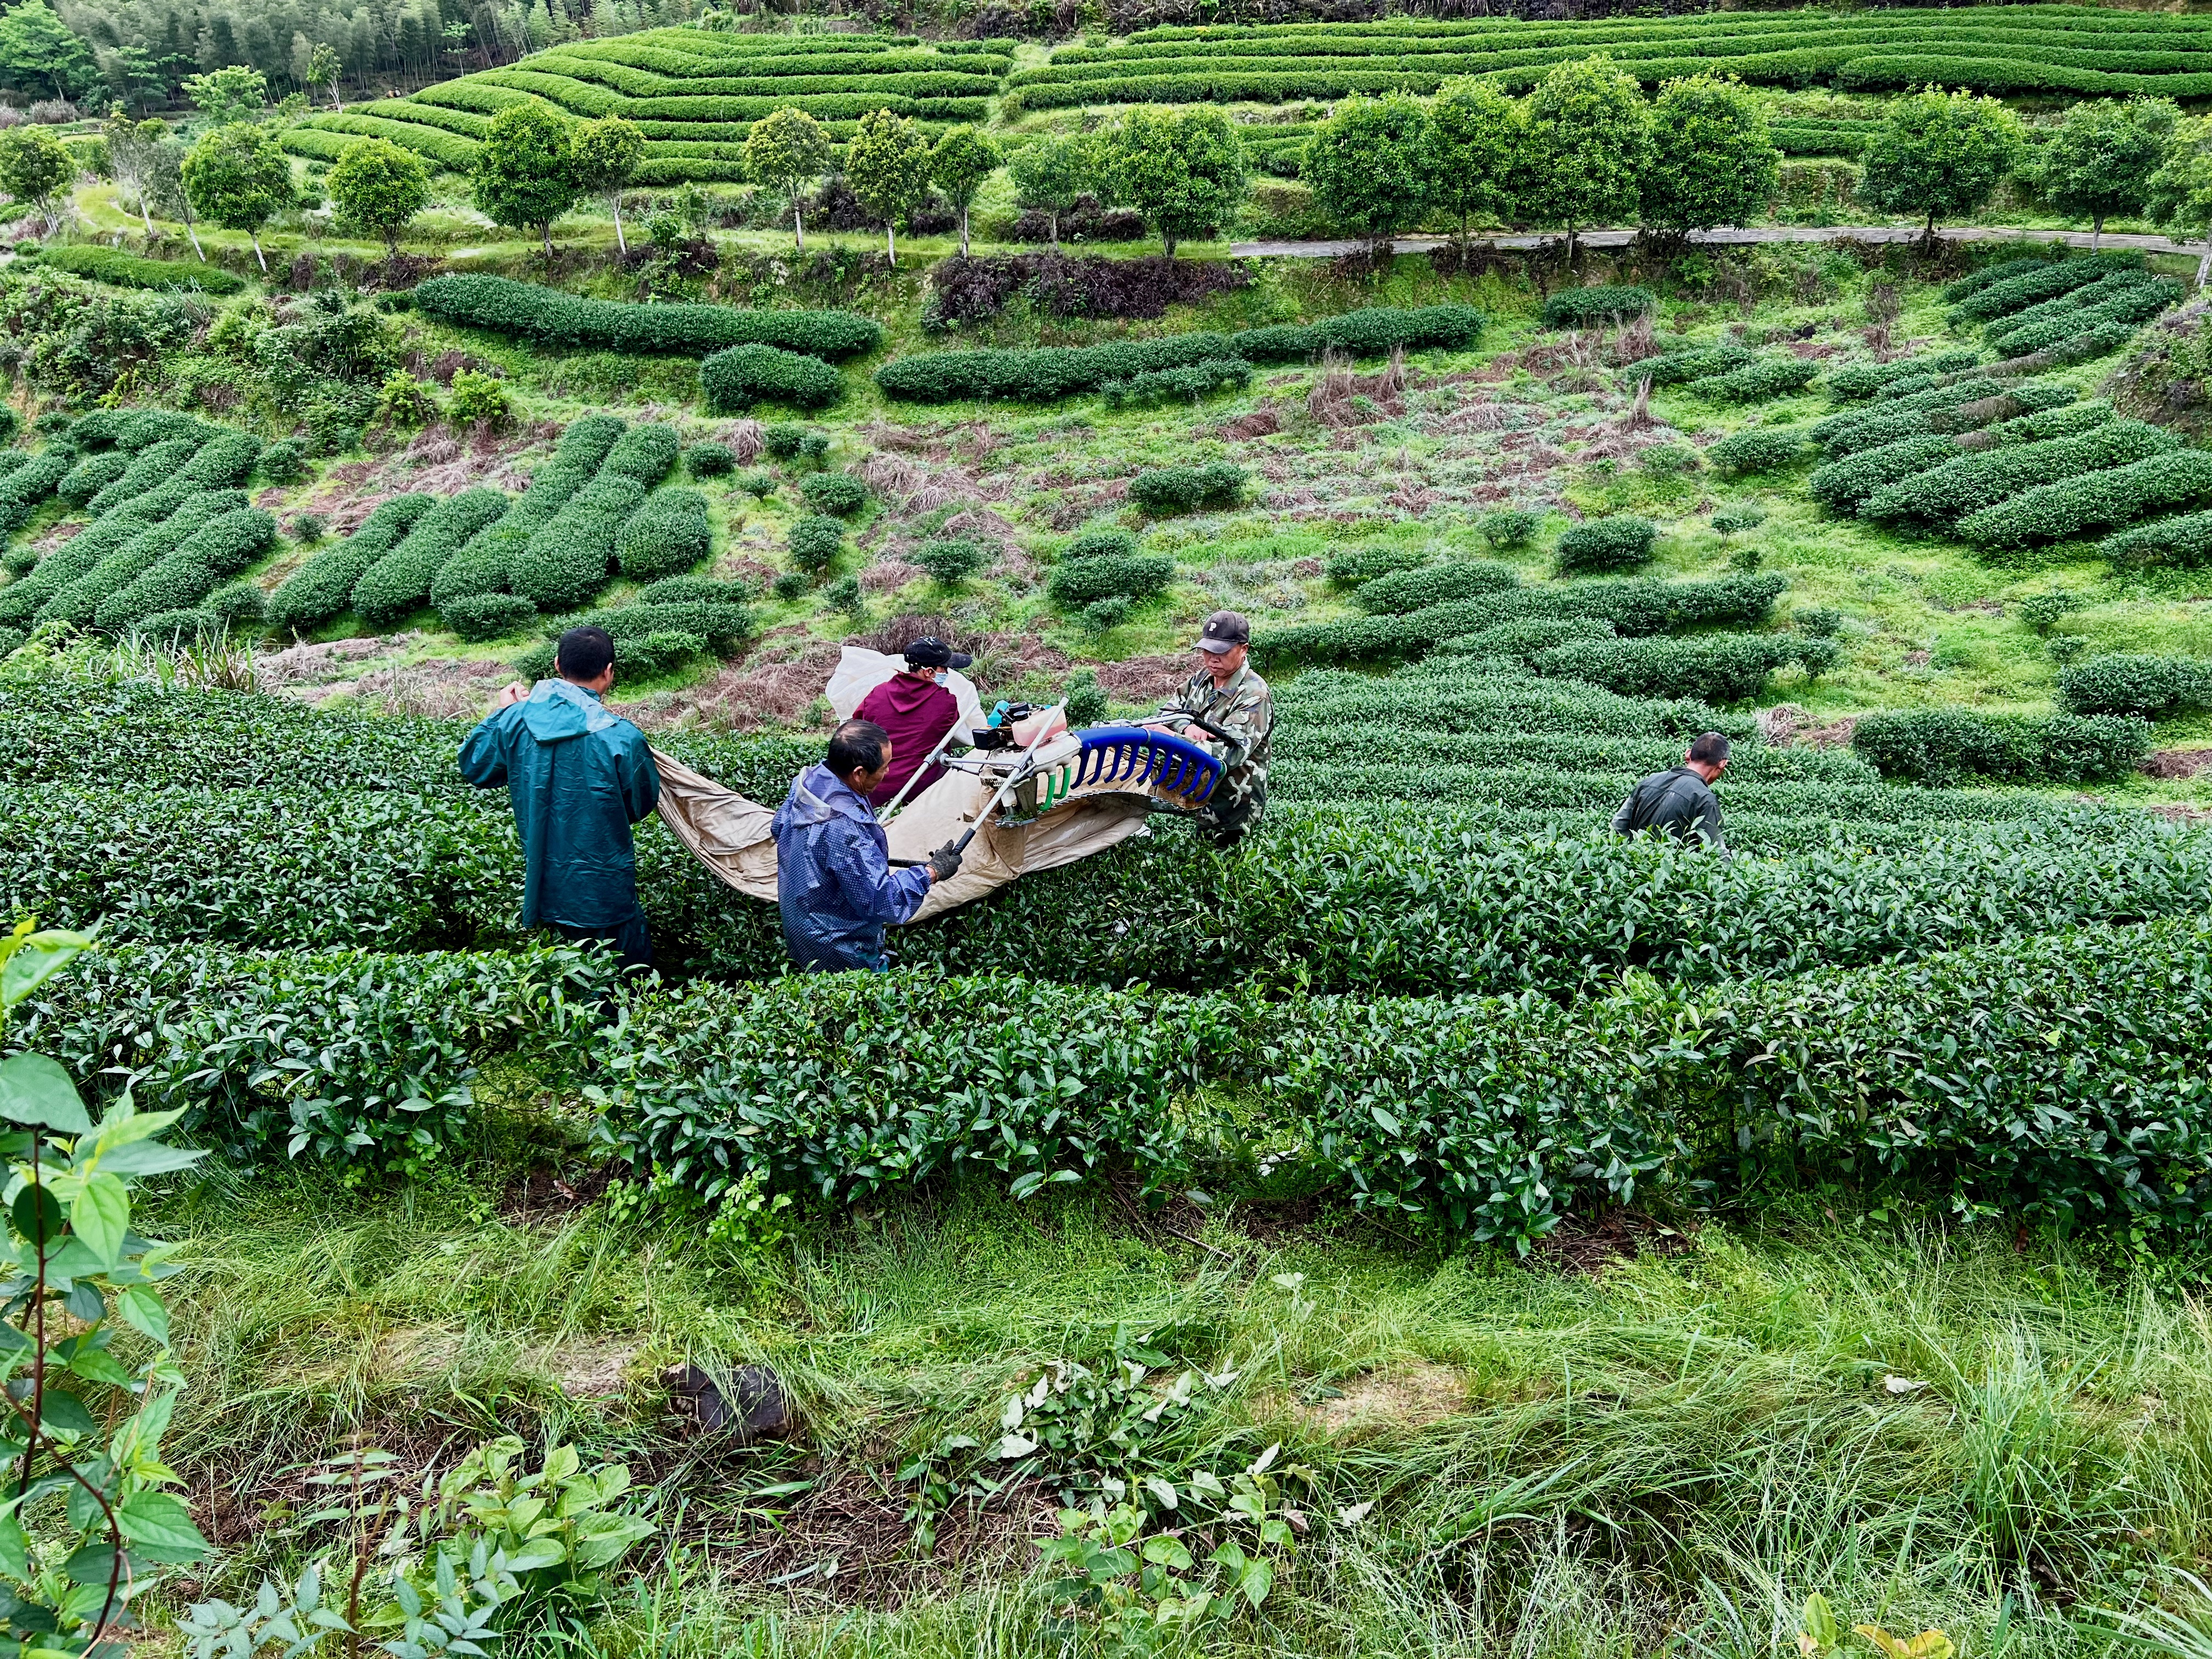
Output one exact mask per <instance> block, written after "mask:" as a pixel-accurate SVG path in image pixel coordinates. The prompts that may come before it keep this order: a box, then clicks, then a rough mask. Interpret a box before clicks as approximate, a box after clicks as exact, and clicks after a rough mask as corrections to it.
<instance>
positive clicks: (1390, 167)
mask: <svg viewBox="0 0 2212 1659" xmlns="http://www.w3.org/2000/svg"><path fill="white" fill-rule="evenodd" d="M1429 144H1430V139H1429V112H1428V110H1427V109H1426V108H1425V106H1423V105H1422V103H1421V101H1420V100H1419V99H1418V98H1409V97H1407V96H1406V95H1405V94H1403V93H1393V94H1389V96H1387V97H1383V98H1358V97H1354V98H1347V99H1346V100H1344V102H1342V103H1341V104H1340V105H1338V106H1337V107H1336V112H1335V113H1334V115H1331V116H1330V117H1329V118H1328V120H1326V121H1324V122H1322V124H1321V127H1320V129H1319V130H1318V131H1316V132H1315V134H1314V136H1313V137H1311V138H1310V139H1309V140H1308V141H1307V143H1306V148H1305V155H1304V157H1303V159H1302V160H1301V161H1300V162H1299V164H1298V172H1299V176H1300V177H1302V178H1303V179H1305V181H1306V182H1307V183H1308V184H1310V185H1312V186H1313V192H1314V199H1315V202H1316V204H1317V205H1318V206H1319V207H1320V209H1321V210H1322V212H1323V213H1325V214H1327V215H1328V216H1329V218H1330V220H1331V221H1333V222H1334V223H1336V224H1338V225H1340V226H1341V227H1342V228H1344V229H1346V230H1348V231H1351V232H1352V234H1354V235H1357V236H1362V237H1364V238H1366V239H1367V240H1370V241H1372V242H1375V243H1376V244H1377V245H1378V246H1379V248H1380V250H1381V252H1383V253H1385V254H1387V253H1388V252H1389V250H1390V242H1391V239H1392V238H1393V237H1394V236H1395V235H1396V234H1397V233H1398V232H1399V231H1400V230H1401V229H1403V228H1405V227H1406V226H1407V225H1410V224H1413V223H1414V222H1417V221H1418V220H1419V218H1420V216H1421V210H1422V209H1423V208H1424V207H1425V206H1426V205H1427V203H1428V200H1429V196H1430V173H1429V161H1430V157H1429Z"/></svg>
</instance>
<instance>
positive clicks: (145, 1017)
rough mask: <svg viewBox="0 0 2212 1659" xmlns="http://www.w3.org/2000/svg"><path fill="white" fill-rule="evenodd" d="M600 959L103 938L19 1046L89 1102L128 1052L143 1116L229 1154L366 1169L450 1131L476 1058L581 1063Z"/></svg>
mask: <svg viewBox="0 0 2212 1659" xmlns="http://www.w3.org/2000/svg"><path fill="white" fill-rule="evenodd" d="M614 979H615V969H614V967H613V965H612V964H611V962H610V961H609V959H608V958H607V957H605V954H604V953H600V952H592V951H575V950H573V949H567V948H563V949H560V950H552V951H544V950H535V949H533V950H524V951H513V952H504V951H502V952H500V953H497V954H489V955H481V956H471V955H459V954H453V953H444V952H441V953H436V954H430V955H422V956H385V955H376V954H373V953H370V952H367V951H344V950H322V951H313V952H312V953H306V954H287V955H283V956H270V955H260V954H252V953H247V952H243V951H230V950H226V949H223V948H222V947H219V946H210V945H122V946H111V947H109V948H107V949H105V950H101V951H95V952H94V953H92V954H89V955H88V956H85V957H81V958H79V959H78V961H77V963H76V965H75V966H74V967H73V968H72V969H70V972H69V973H67V974H63V975H57V976H56V977H55V978H53V979H52V980H50V981H47V983H46V985H45V986H43V987H40V991H39V992H38V994H36V995H35V996H34V997H33V999H32V1000H30V1001H29V1002H28V1003H27V1004H26V1005H25V1006H24V1009H23V1015H24V1023H23V1024H21V1025H20V1026H18V1027H15V1028H13V1029H11V1030H10V1031H9V1038H10V1039H11V1041H19V1042H22V1043H24V1044H25V1045H26V1046H27V1047H28V1048H33V1049H35V1050H37V1051H38V1052H40V1053H43V1054H52V1056H53V1057H54V1058H55V1059H57V1060H60V1061H61V1063H62V1064H63V1065H64V1066H67V1067H68V1068H69V1069H70V1072H71V1073H74V1074H75V1075H76V1079H77V1082H78V1086H79V1087H80V1088H81V1089H82V1090H83V1091H84V1092H85V1093H86V1095H87V1096H88V1097H90V1098H93V1099H96V1100H106V1099H112V1097H113V1096H114V1095H115V1094H116V1092H117V1091H118V1086H119V1083H120V1074H119V1073H117V1072H116V1071H114V1070H113V1069H112V1064H113V1059H114V1056H115V1055H116V1054H120V1053H127V1054H130V1055H131V1066H132V1067H133V1073H132V1077H131V1087H132V1091H133V1094H134V1097H135V1098H136V1100H137V1104H138V1108H139V1109H140V1110H142V1111H164V1112H182V1113H184V1114H185V1117H184V1121H183V1123H182V1125H181V1126H180V1127H181V1129H182V1132H183V1133H185V1134H186V1135H187V1136H189V1137H190V1138H191V1139H194V1140H196V1141H198V1142H201V1143H202V1144H208V1145H213V1146H218V1147H220V1148H222V1151H223V1152H225V1153H226V1154H227V1155H228V1156H230V1157H233V1158H240V1159H268V1160H270V1161H284V1160H289V1159H292V1158H300V1157H302V1156H307V1157H312V1158H325V1159H330V1160H331V1161H334V1162H337V1163H342V1164H368V1165H371V1166H376V1165H380V1164H385V1163H386V1162H396V1161H398V1160H401V1159H405V1160H409V1161H419V1160H421V1159H422V1158H426V1157H428V1156H429V1155H431V1154H432V1153H433V1152H435V1150H436V1149H437V1148H438V1147H440V1146H446V1145H450V1144H454V1143H457V1142H459V1140H461V1139H462V1138H463V1136H464V1133H465V1130H466V1127H467V1125H468V1121H469V1118H470V1116H471V1105H472V1094H471V1085H473V1083H474V1080H475V1079H476V1076H477V1065H478V1063H479V1062H481V1061H483V1060H486V1059H489V1058H490V1057H492V1056H493V1055H495V1054H506V1053H513V1054H518V1055H519V1056H520V1057H521V1058H522V1059H524V1060H526V1061H527V1062H529V1063H532V1064H533V1065H535V1066H542V1067H544V1068H545V1071H546V1073H548V1074H549V1075H550V1076H552V1077H558V1078H568V1079H579V1078H581V1077H583V1076H585V1075H586V1074H588V1073H589V1071H590V1069H591V1067H590V1064H589V1061H590V1058H591V1056H592V1054H593V1053H594V1052H595V1051H596V1049H597V1048H598V1042H599V1039H598V1036H597V1033H598V1031H599V1029H600V1025H601V1023H602V1020H603V1018H604V1016H603V1014H602V1012H601V1009H600V1006H599V1004H600V1000H601V999H602V998H603V997H605V995H606V994H608V993H609V992H610V991H611V989H612V987H613V982H614Z"/></svg>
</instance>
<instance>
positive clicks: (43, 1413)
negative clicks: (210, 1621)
mask: <svg viewBox="0 0 2212 1659" xmlns="http://www.w3.org/2000/svg"><path fill="white" fill-rule="evenodd" d="M35 928H36V923H35V922H33V921H28V920H26V921H21V922H18V923H17V924H16V926H15V928H14V930H13V931H12V932H11V933H9V934H7V935H6V936H5V937H4V938H0V1019H4V1018H5V1017H6V1015H7V1014H8V1012H9V1011H12V1010H13V1009H14V1008H15V1006H16V1005H17V1004H18V1003H20V1002H22V1001H23V1000H26V999H27V998H28V997H29V996H30V995H31V994H33V992H34V991H36V990H37V989H38V987H40V985H42V984H43V983H45V982H46V981H47V980H49V979H51V978H52V977H53V976H54V975H56V974H58V973H59V972H60V971H61V970H62V969H64V968H65V967H67V966H68V965H69V963H70V962H71V961H72V960H73V959H74V958H75V957H77V956H78V955H80V954H81V953H82V952H83V951H85V950H87V949H88V948H89V947H90V945H91V944H92V941H91V939H88V938H87V937H85V936H84V935H82V934H79V933H58V932H46V933H40V932H37V931H35ZM178 1115H179V1114H177V1113H174V1112H153V1113H142V1112H140V1111H138V1110H137V1109H136V1107H134V1106H133V1105H132V1103H131V1096H130V1094H129V1093H128V1091H126V1092H125V1094H124V1095H123V1096H122V1097H120V1098H119V1099H118V1100H117V1101H116V1102H115V1103H114V1104H113V1105H112V1106H111V1107H110V1108H109V1109H108V1111H107V1114H106V1116H105V1117H104V1118H103V1119H102V1120H101V1121H100V1124H99V1125H98V1126H97V1127H94V1124H93V1122H92V1121H91V1119H90V1117H89V1116H88V1115H87V1113H86V1111H85V1109H84V1103H83V1102H82V1100H81V1099H80V1098H79V1097H78V1095H77V1091H76V1085H75V1084H74V1083H73V1082H71V1081H70V1074H69V1073H67V1072H66V1071H64V1069H63V1068H62V1066H60V1064H59V1063H58V1062H57V1061H55V1060H52V1058H50V1057H48V1056H47V1055H45V1054H28V1053H24V1054H10V1055H9V1057H8V1058H7V1059H6V1060H0V1119H5V1120H6V1122H7V1124H8V1125H9V1126H10V1127H8V1128H7V1129H6V1130H5V1131H3V1132H0V1146H4V1148H5V1157H6V1158H7V1162H8V1164H9V1170H10V1179H9V1183H8V1185H9V1199H8V1225H7V1229H6V1231H5V1233H4V1235H0V1258H4V1266H0V1273H4V1275H5V1283H4V1285H0V1381H4V1382H5V1383H6V1385H7V1387H6V1391H5V1394H4V1395H0V1406H4V1408H5V1409H4V1411H0V1460H4V1462H7V1463H9V1464H11V1465H12V1466H13V1469H14V1479H13V1480H12V1481H10V1482H9V1485H10V1486H12V1487H13V1491H12V1492H8V1493H7V1495H6V1496H5V1498H0V1603H4V1605H0V1644H4V1645H0V1650H4V1651H7V1652H9V1653H13V1654H18V1655H22V1656H43V1655H53V1656H76V1655H80V1654H92V1655H95V1656H119V1655H121V1654H123V1653H124V1652H125V1651H126V1649H125V1643H124V1641H123V1640H121V1639H118V1638H122V1637H123V1636H124V1634H125V1632H129V1631H131V1629H132V1628H133V1621H132V1620H131V1614H130V1608H129V1603H130V1602H131V1599H132V1598H133V1597H134V1596H137V1595H142V1594H143V1592H144V1591H145V1590H146V1589H148V1587H149V1586H150V1585H151V1584H153V1583H155V1582H157V1580H158V1578H159V1577H160V1575H159V1573H158V1571H156V1569H157V1568H158V1567H160V1566H163V1565H188V1564H190V1563H191V1562H194V1561H197V1560H198V1559H200V1557H201V1556H202V1555H203V1554H204V1553H205V1552H206V1549H207V1541H206V1540H204V1539H203V1538H202V1537H201V1536H200V1534H199V1532H198V1530H197V1528H195V1527H194V1526H193V1525H192V1520H191V1513H190V1511H189V1510H186V1509H185V1505H184V1504H183V1502H182V1501H181V1500H180V1499H179V1498H177V1497H176V1496H175V1495H174V1494H173V1493H172V1492H167V1491H165V1490H163V1489H164V1488H165V1487H167V1486H174V1485H176V1484H177V1476H176V1475H175V1474H174V1473H173V1471H172V1470H171V1469H170V1468H168V1467H167V1465H166V1464H164V1463H163V1462H161V1434H162V1431H164V1430H165V1429H167V1426H168V1424H169V1417H170V1413H171V1412H172V1411H173V1409H174V1407H175V1403H176V1397H177V1392H178V1390H179V1389H181V1388H182V1386H183V1384H184V1377H183V1375H182V1374H181V1373H180V1372H179V1370H177V1368H176V1366H175V1364H173V1362H172V1361H171V1359H170V1357H169V1316H168V1310H167V1307H166V1306H165V1305H164V1304H163V1303H162V1300H161V1295H160V1293H159V1292H158V1291H156V1290H155V1285H156V1284H157V1282H158V1281H159V1280H161V1279H164V1278H167V1276H169V1275H170V1274H171V1273H174V1272H176V1271H177V1269H176V1267H175V1265H174V1264H173V1263H172V1262H170V1261H167V1256H168V1255H169V1253H170V1250H171V1249H172V1247H170V1246H167V1245H162V1244H157V1243H153V1242H151V1241H149V1240H147V1239H144V1238H141V1237H139V1236H138V1235H137V1234H136V1233H134V1232H133V1231H131V1188H132V1187H133V1185H134V1184H135V1182H136V1181H137V1179H138V1178H140V1177H143V1176H149V1175H160V1174H163V1173H166V1172H167V1171H170V1170H180V1169H184V1168H185V1167H186V1166H188V1165H189V1164H191V1163H192V1162H193V1161H194V1160H195V1159H197V1158H198V1157H199V1156H200V1154H198V1153H197V1152H184V1151H179V1150H178V1149H176V1148H173V1147H169V1146H163V1145H161V1142H160V1141H159V1140H158V1139H155V1137H156V1136H157V1135H159V1134H160V1133H161V1131H162V1130H163V1129H165V1128H167V1127H168V1126H169V1125H170V1124H171V1123H173V1122H174V1121H176V1118H177V1117H178ZM117 1319H119V1320H120V1321H121V1322H122V1323H123V1324H124V1325H125V1326H128V1327H129V1328H131V1329H133V1330H135V1331H137V1333H138V1334H140V1335H141V1336H142V1337H143V1338H144V1339H145V1340H147V1341H148V1342H150V1343H151V1344H152V1345H153V1348H152V1352H151V1353H150V1355H149V1357H147V1358H143V1359H141V1360H137V1361H136V1362H134V1363H126V1358H127V1355H128V1350H127V1349H126V1352H125V1354H118V1352H116V1349H115V1343H116V1339H117V1337H118V1334H119V1333H118V1330H117V1328H116V1325H115V1323H114V1322H115V1321H116V1320H117ZM103 1419H104V1420H105V1423H106V1426H105V1427H103Z"/></svg>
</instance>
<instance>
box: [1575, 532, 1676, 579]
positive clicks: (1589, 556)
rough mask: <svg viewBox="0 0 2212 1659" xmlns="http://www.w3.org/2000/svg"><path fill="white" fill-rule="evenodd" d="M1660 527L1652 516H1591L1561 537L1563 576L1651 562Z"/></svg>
mask: <svg viewBox="0 0 2212 1659" xmlns="http://www.w3.org/2000/svg"><path fill="white" fill-rule="evenodd" d="M1658 533H1659V532H1658V526H1656V525H1654V524H1653V523H1652V522H1651V521H1650V520H1649V519H1632V518H1612V519H1592V520H1590V521H1589V523H1588V524H1578V525H1577V526H1575V527H1574V528H1573V529H1571V530H1570V531H1568V532H1567V533H1566V534H1565V535H1564V536H1562V537H1560V538H1559V548H1558V550H1557V553H1556V562H1557V567H1558V569H1559V574H1561V575H1562V576H1579V575H1605V574H1610V573H1612V572H1613V571H1619V570H1633V569H1635V568H1637V567H1638V566H1639V565H1643V564H1645V563H1648V562H1650V558H1651V544H1652V542H1653V540H1654V539H1655V538H1656V537H1657V535H1658Z"/></svg>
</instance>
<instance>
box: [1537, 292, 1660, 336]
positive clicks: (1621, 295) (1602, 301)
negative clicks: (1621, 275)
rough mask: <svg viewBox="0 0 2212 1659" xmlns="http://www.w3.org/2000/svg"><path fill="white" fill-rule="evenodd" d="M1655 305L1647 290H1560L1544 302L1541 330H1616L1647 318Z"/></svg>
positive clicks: (1654, 300)
mask: <svg viewBox="0 0 2212 1659" xmlns="http://www.w3.org/2000/svg"><path fill="white" fill-rule="evenodd" d="M1658 303H1659V302H1658V301H1657V300H1656V298H1655V297H1654V296H1653V295H1652V293H1651V290H1650V289H1648V288H1563V289H1560V290H1559V292H1558V293H1556V294H1553V295H1550V296H1549V297H1548V298H1547V299H1546V300H1545V301H1544V326H1545V327H1546V328H1589V327H1590V326H1591V325H1600V326H1602V325H1607V324H1612V325H1615V326H1618V325H1620V324H1622V323H1625V322H1627V321H1629V320H1630V319H1632V318H1636V317H1644V316H1648V315H1649V314H1650V312H1651V309H1652V307H1655V306H1656V305H1657V304H1658Z"/></svg>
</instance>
